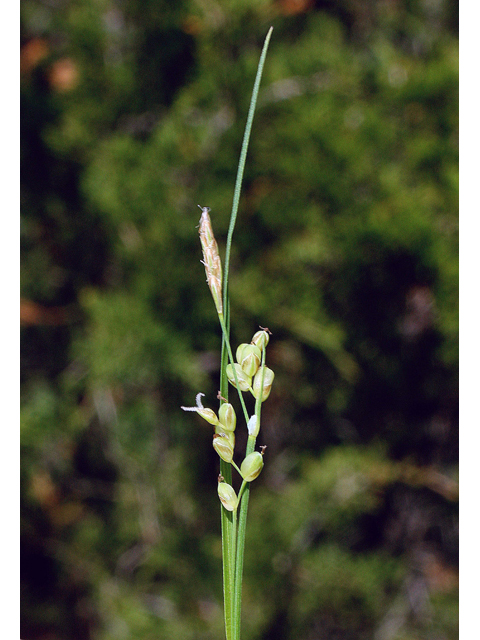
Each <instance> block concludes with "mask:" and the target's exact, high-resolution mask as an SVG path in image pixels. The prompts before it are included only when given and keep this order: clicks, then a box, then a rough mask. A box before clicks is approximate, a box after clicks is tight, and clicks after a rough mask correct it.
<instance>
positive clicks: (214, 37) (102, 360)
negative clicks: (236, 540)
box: [21, 0, 458, 640]
mask: <svg viewBox="0 0 480 640" xmlns="http://www.w3.org/2000/svg"><path fill="white" fill-rule="evenodd" d="M457 19H458V6H457V3H455V2H452V1H448V0H429V1H427V0H424V1H420V0H418V1H417V0H411V1H404V0H398V1H395V0H384V1H381V2H372V1H364V2H357V1H355V0H338V1H336V2H335V1H331V2H328V1H324V2H320V1H317V2H315V1H313V0H312V1H309V0H276V1H272V0H265V1H264V2H262V1H258V0H256V1H253V0H237V1H233V0H232V1H230V2H218V1H213V0H205V1H203V2H194V1H193V0H180V1H178V2H166V1H162V0H143V1H140V0H124V1H120V0H116V1H111V0H102V1H94V0H82V1H80V0H78V1H73V0H42V1H40V0H24V1H23V3H22V17H21V74H22V75H21V107H22V111H21V156H22V158H21V159H22V177H21V186H22V194H21V205H22V219H21V251H22V266H21V280H22V305H21V321H22V334H21V342H22V350H21V405H22V431H21V438H22V449H21V453H22V470H21V490H22V504H21V561H22V562H21V581H22V586H21V607H22V621H21V637H22V639H23V640H90V639H91V640H121V639H123V638H128V639H138V640H158V639H160V638H165V639H167V638H168V639H169V640H177V639H178V640H180V639H181V640H200V639H205V640H210V639H212V640H213V639H219V638H222V637H223V611H222V585H221V543H220V518H219V511H220V509H219V502H218V498H217V495H216V483H217V475H218V458H217V456H216V454H215V452H214V451H213V449H212V447H211V427H210V426H209V425H208V424H207V423H206V422H204V421H202V420H201V418H199V417H198V416H196V415H194V414H185V413H183V412H182V411H181V410H180V405H192V404H194V398H195V394H196V393H198V392H199V391H202V392H203V393H205V394H206V397H205V398H204V401H205V404H206V406H210V407H212V408H215V407H216V402H217V401H216V399H215V396H216V392H217V389H218V386H219V383H218V365H219V346H220V331H219V327H218V323H217V319H216V313H215V308H214V305H213V302H212V299H211V296H210V293H209V291H208V288H207V287H206V285H205V274H204V269H203V267H202V265H201V264H200V262H199V260H200V258H201V253H200V246H199V241H198V234H197V229H196V228H195V227H196V225H197V224H198V219H199V215H200V212H199V210H198V208H197V204H201V205H208V206H209V207H211V208H212V212H211V216H212V221H213V225H214V230H215V233H216V236H217V239H218V241H219V245H220V249H221V252H222V255H223V249H224V243H225V237H226V231H227V227H228V221H229V214H230V209H231V203H232V197H233V186H234V180H235V174H236V166H237V162H238V156H239V152H240V146H241V140H242V136H243V130H244V125H245V120H246V115H247V110H248V104H249V100H250V96H251V91H252V87H253V81H254V77H255V72H256V66H257V63H258V58H259V55H260V50H261V46H262V43H263V39H264V37H265V35H266V33H267V30H268V28H269V27H270V25H273V26H274V32H273V36H272V41H271V45H270V50H269V54H268V57H267V61H266V65H265V70H264V76H263V81H262V90H261V93H260V97H259V104H258V110H257V113H256V117H255V121H254V127H253V132H252V139H251V146H250V151H249V156H248V158H247V167H246V172H245V180H244V189H243V195H242V199H241V203H240V212H239V218H238V223H237V229H236V232H235V236H234V246H233V253H232V272H231V281H230V287H231V289H230V290H231V298H232V340H233V343H234V346H236V345H237V344H238V343H239V342H248V341H249V340H250V338H251V336H252V334H253V333H254V332H255V331H256V330H257V328H258V325H262V326H267V327H269V328H270V330H271V331H272V334H273V335H272V338H271V342H270V345H269V348H268V359H269V366H270V367H271V368H272V369H274V371H275V374H276V378H275V383H274V387H273V390H272V394H271V396H270V398H269V399H268V401H267V402H266V403H265V405H264V411H263V416H264V418H263V423H262V432H261V434H260V437H259V441H258V442H259V444H266V445H267V446H268V449H267V451H266V454H265V468H264V470H263V472H262V474H261V476H260V477H259V478H258V480H256V481H255V482H254V484H253V486H252V494H251V500H250V512H249V524H248V529H247V546H246V559H245V580H244V590H243V591H244V605H243V614H244V616H243V617H244V622H243V635H242V640H243V639H244V640H249V639H251V640H254V639H258V640H260V639H262V640H297V639H300V638H301V639H302V640H337V639H338V640H370V639H373V640H454V639H455V638H458V602H457V600H458V517H457V514H458V487H457V479H458V464H457V460H458V354H457V339H458V322H457V310H458V277H457V276H458V246H457V234H458V223H457V213H458V30H457ZM244 442H245V426H244V425H243V424H242V420H241V419H240V413H239V426H238V428H237V452H238V453H237V455H236V459H237V461H238V462H241V459H242V456H241V448H242V446H243V443H244Z"/></svg>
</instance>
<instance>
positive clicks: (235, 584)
mask: <svg viewBox="0 0 480 640" xmlns="http://www.w3.org/2000/svg"><path fill="white" fill-rule="evenodd" d="M271 34H272V27H271V28H270V29H269V31H268V33H267V36H266V38H265V42H264V45H263V49H262V54H261V56H260V61H259V64H258V70H257V75H256V78H255V84H254V88H253V93H252V98H251V102H250V108H249V112H248V117H247V123H246V126H245V133H244V137H243V142H242V148H241V152H240V159H239V163H238V170H237V178H236V182H235V189H234V196H233V204H232V212H231V216H230V225H229V229H228V235H227V243H226V252H225V265H224V271H223V274H222V262H221V259H220V255H219V251H218V245H217V241H216V239H215V236H214V233H213V228H212V222H211V219H210V208H209V207H202V206H200V205H198V206H199V208H200V209H201V211H202V214H201V217H200V224H199V236H200V243H201V246H202V254H203V260H202V264H203V265H204V267H205V274H206V277H207V284H208V287H209V289H210V292H211V294H212V298H213V301H214V303H215V308H216V310H217V314H218V319H219V322H220V326H221V329H222V359H221V372H220V392H219V394H218V397H219V399H220V407H219V409H218V412H217V413H216V412H215V411H213V410H212V409H209V408H205V407H204V406H203V404H202V402H201V397H202V396H203V394H202V393H199V394H197V397H196V405H195V406H194V407H182V409H183V410H184V411H192V412H196V413H198V414H199V415H200V416H201V417H202V418H203V419H204V420H206V421H207V422H209V423H210V424H211V425H213V427H214V433H213V440H212V444H213V448H214V449H215V451H216V452H217V454H218V456H219V459H220V474H219V476H218V487H217V492H218V497H219V500H220V503H221V525H222V564H223V594H224V612H225V634H226V640H240V627H241V625H240V619H241V598H242V579H243V557H244V548H245V533H246V521H247V510H248V500H249V495H250V486H251V483H252V482H253V481H254V480H255V479H256V478H257V477H258V476H259V474H260V473H261V471H262V469H263V464H264V462H263V454H264V450H265V447H261V452H258V451H255V443H256V438H257V436H258V434H259V431H260V426H261V407H262V402H263V401H264V400H266V398H267V397H268V396H269V394H270V390H271V387H272V384H273V379H274V373H273V371H272V370H271V369H269V368H268V367H267V366H266V364H265V359H266V347H267V344H268V342H269V335H270V332H269V330H268V329H264V328H262V327H260V331H257V332H256V333H255V334H254V336H253V337H252V340H251V341H250V343H242V344H241V345H240V346H239V347H238V348H237V350H236V359H235V358H234V356H233V352H232V348H231V345H230V338H229V333H230V305H229V297H228V276H229V265H230V251H231V245H232V236H233V230H234V228H235V222H236V218H237V212H238V205H239V200H240V191H241V186H242V180H243V173H244V169H245V161H246V156H247V150H248V144H249V139H250V132H251V128H252V122H253V116H254V113H255V107H256V103H257V97H258V91H259V87H260V80H261V77H262V72H263V66H264V63H265V58H266V54H267V49H268V45H269V42H270V37H271ZM229 384H230V385H231V386H233V387H234V388H235V389H236V390H237V393H238V397H239V401H240V405H241V407H242V412H243V416H244V419H245V427H246V429H247V432H248V439H247V446H246V451H245V454H244V456H243V461H242V463H241V465H240V467H239V466H238V465H237V464H236V462H235V460H234V456H235V429H236V427H237V417H236V414H235V409H234V408H233V406H232V405H231V404H230V403H229V402H228V385H229ZM244 393H247V394H251V395H252V396H253V397H254V398H255V411H254V413H253V414H252V415H249V413H248V410H247V406H246V403H245V400H244V397H243V394H244ZM232 469H233V470H235V471H236V473H237V474H238V476H239V478H238V482H239V483H241V484H240V489H239V490H238V493H237V492H236V491H235V488H234V483H233V481H232Z"/></svg>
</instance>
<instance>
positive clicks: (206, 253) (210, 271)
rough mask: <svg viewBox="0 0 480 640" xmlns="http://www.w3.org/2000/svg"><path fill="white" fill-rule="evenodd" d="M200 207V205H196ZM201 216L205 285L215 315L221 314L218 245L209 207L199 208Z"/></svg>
mask: <svg viewBox="0 0 480 640" xmlns="http://www.w3.org/2000/svg"><path fill="white" fill-rule="evenodd" d="M198 206H199V207H200V205H198ZM200 209H201V210H202V215H201V217H200V228H199V230H198V233H199V235H200V242H201V243H202V252H203V261H202V263H203V265H204V267H205V273H206V275H207V283H208V286H209V287H210V291H211V292H212V296H213V301H214V302H215V306H216V307H217V313H218V314H222V313H223V302H222V263H221V261H220V256H219V254H218V245H217V241H216V240H215V236H214V235H213V229H212V222H211V220H210V216H209V215H208V212H209V211H210V207H200Z"/></svg>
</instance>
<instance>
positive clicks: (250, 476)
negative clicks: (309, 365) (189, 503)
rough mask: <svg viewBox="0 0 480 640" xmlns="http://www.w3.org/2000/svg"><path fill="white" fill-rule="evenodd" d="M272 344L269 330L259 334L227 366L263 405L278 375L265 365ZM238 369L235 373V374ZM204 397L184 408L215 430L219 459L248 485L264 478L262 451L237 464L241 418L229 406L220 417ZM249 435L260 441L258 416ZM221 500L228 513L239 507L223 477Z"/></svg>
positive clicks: (250, 425) (229, 374)
mask: <svg viewBox="0 0 480 640" xmlns="http://www.w3.org/2000/svg"><path fill="white" fill-rule="evenodd" d="M268 340H269V332H268V330H266V329H262V330H261V331H257V333H255V335H254V336H253V338H252V341H251V342H250V343H249V344H247V343H242V344H241V345H240V346H239V347H238V349H237V351H236V360H237V362H235V363H234V364H233V365H232V364H229V365H228V366H227V370H226V372H227V377H228V380H229V382H230V384H232V385H233V386H234V387H235V388H237V389H238V390H239V391H242V392H248V391H249V392H250V393H251V394H252V395H253V396H254V397H255V399H260V398H261V401H262V402H263V401H264V400H266V399H267V398H268V396H269V395H270V390H271V388H272V384H273V379H274V377H275V374H274V373H273V371H272V370H271V369H269V368H268V367H267V366H265V365H262V352H263V350H265V349H266V347H267V344H268ZM234 369H235V370H234ZM203 395H204V394H203V393H199V394H197V398H196V406H195V407H182V409H183V410H184V411H196V412H197V413H198V414H199V415H200V416H202V418H204V420H206V421H207V422H209V423H210V424H211V425H213V426H214V427H215V432H214V434H213V448H214V449H215V451H216V452H217V453H218V455H219V457H220V458H221V459H222V460H224V461H225V462H228V463H230V464H232V465H233V466H234V467H235V468H236V469H237V471H238V472H239V473H240V475H241V476H242V478H243V480H244V481H245V482H251V481H252V480H255V478H257V477H258V476H259V475H260V472H261V471H262V468H263V453H264V448H265V447H261V449H262V451H261V452H259V451H253V452H252V453H250V454H248V455H247V456H246V457H245V459H244V460H243V462H242V464H241V466H240V468H238V467H237V465H236V464H235V463H234V461H233V454H234V449H235V429H236V426H237V416H236V414H235V409H234V408H233V406H232V405H231V404H230V403H229V402H224V403H223V404H221V406H220V408H219V410H218V415H217V414H216V413H215V412H214V411H213V410H212V409H208V408H205V407H204V406H203V405H202V402H201V397H202V396H203ZM247 428H248V434H249V436H251V437H253V438H256V437H257V435H258V433H259V430H260V424H259V421H258V420H257V416H256V415H255V414H254V415H252V417H251V418H250V420H249V421H248V425H247ZM218 496H219V498H220V501H221V503H222V504H223V506H224V507H225V508H226V509H227V510H228V511H233V510H235V509H236V508H237V506H238V497H237V495H236V493H235V490H234V489H233V487H232V486H231V485H229V484H227V483H226V482H224V480H223V478H222V477H221V476H219V483H218Z"/></svg>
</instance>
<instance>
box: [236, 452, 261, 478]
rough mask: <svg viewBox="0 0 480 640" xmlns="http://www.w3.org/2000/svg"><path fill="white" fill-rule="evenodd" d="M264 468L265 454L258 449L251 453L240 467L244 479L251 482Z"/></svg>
mask: <svg viewBox="0 0 480 640" xmlns="http://www.w3.org/2000/svg"><path fill="white" fill-rule="evenodd" d="M262 469H263V454H262V453H259V452H258V451H253V452H252V453H249V454H248V456H247V457H246V458H245V460H244V461H243V462H242V465H241V467H240V471H241V472H242V476H243V479H244V480H246V482H251V481H252V480H255V478H258V476H259V475H260V472H261V470H262Z"/></svg>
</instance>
